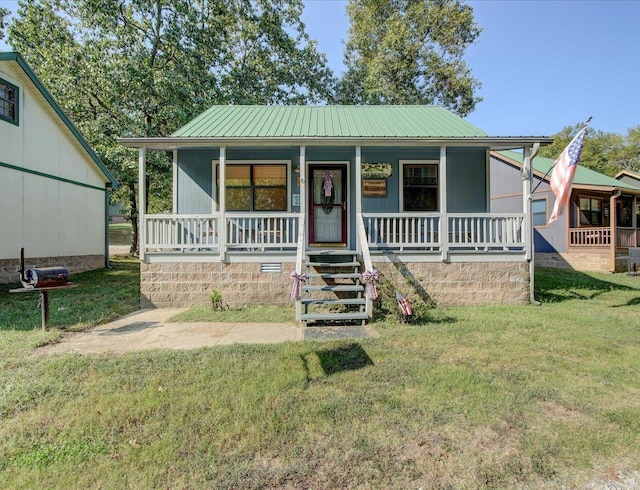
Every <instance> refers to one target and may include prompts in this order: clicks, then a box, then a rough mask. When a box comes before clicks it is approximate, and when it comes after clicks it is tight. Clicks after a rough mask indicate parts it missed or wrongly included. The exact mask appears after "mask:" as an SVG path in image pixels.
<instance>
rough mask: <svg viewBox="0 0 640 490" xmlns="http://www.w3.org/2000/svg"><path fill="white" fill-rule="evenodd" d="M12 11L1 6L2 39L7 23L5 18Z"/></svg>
mask: <svg viewBox="0 0 640 490" xmlns="http://www.w3.org/2000/svg"><path fill="white" fill-rule="evenodd" d="M10 13H11V12H9V10H7V9H5V8H2V7H0V40H2V39H4V30H5V27H6V25H7V21H6V19H5V18H6V17H8V16H9V14H10Z"/></svg>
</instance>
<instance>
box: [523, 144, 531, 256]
mask: <svg viewBox="0 0 640 490" xmlns="http://www.w3.org/2000/svg"><path fill="white" fill-rule="evenodd" d="M523 150H524V161H523V164H524V165H523V168H522V212H523V213H524V223H523V227H524V245H525V249H524V251H525V258H526V259H527V261H532V260H533V256H534V251H533V220H532V219H531V215H532V214H531V213H532V206H533V204H532V202H531V178H532V172H531V148H530V147H528V146H525V147H524V148H523Z"/></svg>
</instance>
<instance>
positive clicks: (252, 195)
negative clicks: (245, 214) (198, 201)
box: [216, 163, 287, 212]
mask: <svg viewBox="0 0 640 490" xmlns="http://www.w3.org/2000/svg"><path fill="white" fill-rule="evenodd" d="M217 168H218V171H217V174H218V175H217V178H216V182H217V187H218V189H217V193H218V195H220V184H219V182H220V167H219V166H218V167H217ZM225 174H226V175H225V188H226V200H225V201H226V203H225V204H226V209H227V211H266V212H268V211H287V165H286V164H262V163H261V164H251V163H248V164H228V165H226V167H225Z"/></svg>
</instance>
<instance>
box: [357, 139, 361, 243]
mask: <svg viewBox="0 0 640 490" xmlns="http://www.w3.org/2000/svg"><path fill="white" fill-rule="evenodd" d="M361 214H362V147H361V146H356V219H357V217H358V216H360V215H361ZM356 226H357V222H356ZM356 251H357V252H362V244H361V243H360V239H359V234H357V233H356Z"/></svg>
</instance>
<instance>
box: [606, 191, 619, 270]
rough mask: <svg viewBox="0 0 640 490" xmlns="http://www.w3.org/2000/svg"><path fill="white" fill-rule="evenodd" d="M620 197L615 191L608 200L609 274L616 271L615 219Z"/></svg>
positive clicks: (616, 239) (616, 240)
mask: <svg viewBox="0 0 640 490" xmlns="http://www.w3.org/2000/svg"><path fill="white" fill-rule="evenodd" d="M618 197H620V190H617V191H615V192H614V193H613V194H611V197H610V198H609V226H610V231H609V233H610V234H611V239H610V242H611V243H610V244H609V250H610V251H611V272H615V271H616V248H617V247H618V236H617V232H616V228H617V227H618V223H617V219H616V215H617V213H616V199H617V198H618Z"/></svg>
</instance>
